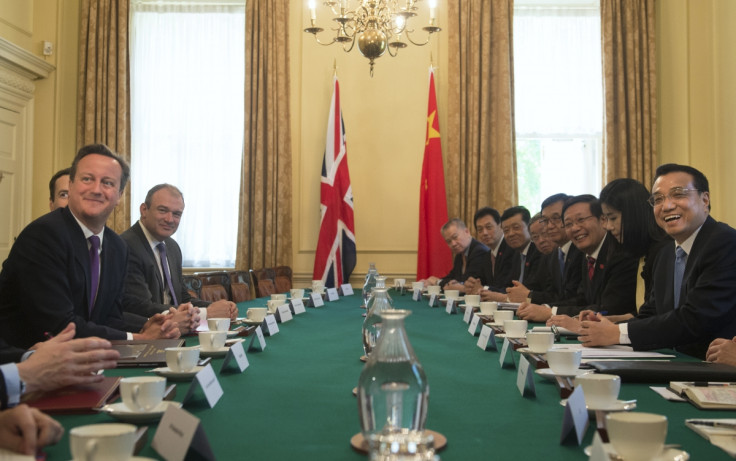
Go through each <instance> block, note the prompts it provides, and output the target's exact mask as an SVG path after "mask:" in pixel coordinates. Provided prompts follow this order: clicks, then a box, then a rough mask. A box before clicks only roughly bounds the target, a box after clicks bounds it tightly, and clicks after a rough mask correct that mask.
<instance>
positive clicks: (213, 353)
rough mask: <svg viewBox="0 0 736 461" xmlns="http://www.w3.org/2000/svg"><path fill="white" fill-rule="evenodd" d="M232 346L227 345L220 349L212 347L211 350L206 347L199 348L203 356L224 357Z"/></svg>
mask: <svg viewBox="0 0 736 461" xmlns="http://www.w3.org/2000/svg"><path fill="white" fill-rule="evenodd" d="M229 350H230V348H229V347H227V346H224V347H221V348H219V349H212V350H209V351H206V350H204V349H200V350H199V355H200V356H202V357H224V356H225V354H227V351H229Z"/></svg>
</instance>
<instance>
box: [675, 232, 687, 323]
mask: <svg viewBox="0 0 736 461" xmlns="http://www.w3.org/2000/svg"><path fill="white" fill-rule="evenodd" d="M686 264H687V253H685V250H683V249H682V247H679V246H678V247H677V249H676V250H675V309H677V308H678V307H680V291H682V276H683V275H684V274H685V265H686Z"/></svg>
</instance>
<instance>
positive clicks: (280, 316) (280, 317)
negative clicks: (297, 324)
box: [276, 304, 292, 323]
mask: <svg viewBox="0 0 736 461" xmlns="http://www.w3.org/2000/svg"><path fill="white" fill-rule="evenodd" d="M291 319H292V316H291V308H290V307H289V305H288V304H282V305H280V306H279V307H278V308H277V309H276V321H277V322H281V323H284V322H288V321H289V320H291Z"/></svg>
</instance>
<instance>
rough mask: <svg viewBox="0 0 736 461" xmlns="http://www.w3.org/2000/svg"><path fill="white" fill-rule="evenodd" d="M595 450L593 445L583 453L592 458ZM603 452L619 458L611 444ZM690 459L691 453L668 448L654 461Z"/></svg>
mask: <svg viewBox="0 0 736 461" xmlns="http://www.w3.org/2000/svg"><path fill="white" fill-rule="evenodd" d="M592 450H593V445H588V446H587V447H585V449H584V450H583V453H585V454H586V455H588V456H590V453H591V452H592ZM603 451H605V452H606V454H607V455H609V456H610V455H614V456H618V454H617V453H616V450H614V449H613V445H611V444H610V443H604V444H603ZM689 459H690V453H688V452H686V451H684V450H679V449H677V448H666V447H665V449H664V450H663V451H662V454H661V455H659V456H657V457H656V458H654V460H653V461H687V460H689Z"/></svg>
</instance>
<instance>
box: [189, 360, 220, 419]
mask: <svg viewBox="0 0 736 461" xmlns="http://www.w3.org/2000/svg"><path fill="white" fill-rule="evenodd" d="M197 387H200V388H202V391H204V396H205V398H206V399H207V403H208V404H209V406H210V408H214V406H215V404H217V401H218V400H220V397H222V394H223V393H224V392H223V391H222V386H220V382H219V381H218V380H217V376H215V370H213V369H212V364H209V363H208V364H207V366H205V367H204V368H203V369H202V370H201V371H200V372H199V373H197V374H196V375H194V379H193V380H192V384H191V385H190V386H189V390H188V391H187V394H186V395H185V396H184V399H183V400H182V403H184V402H186V401H187V400H189V399H190V398H191V397H192V395H193V394H194V391H195V390H196V389H197Z"/></svg>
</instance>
